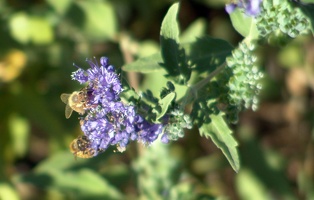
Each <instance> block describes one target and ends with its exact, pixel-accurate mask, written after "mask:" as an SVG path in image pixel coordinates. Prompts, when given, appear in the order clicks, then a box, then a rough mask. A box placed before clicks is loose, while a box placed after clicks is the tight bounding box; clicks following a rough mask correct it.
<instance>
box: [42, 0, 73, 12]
mask: <svg viewBox="0 0 314 200" xmlns="http://www.w3.org/2000/svg"><path fill="white" fill-rule="evenodd" d="M46 1H47V3H48V4H49V5H50V6H52V7H53V8H54V9H55V10H56V11H57V12H58V13H59V14H60V15H63V14H64V13H65V12H66V11H67V10H68V8H69V7H70V5H71V3H72V2H73V0H46Z"/></svg>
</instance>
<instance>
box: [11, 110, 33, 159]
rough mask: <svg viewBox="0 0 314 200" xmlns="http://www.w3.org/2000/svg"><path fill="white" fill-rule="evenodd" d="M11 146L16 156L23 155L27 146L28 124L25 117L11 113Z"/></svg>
mask: <svg viewBox="0 0 314 200" xmlns="http://www.w3.org/2000/svg"><path fill="white" fill-rule="evenodd" d="M9 129H10V133H11V138H12V147H13V150H14V152H15V154H16V155H17V156H23V155H25V153H26V151H27V147H28V136H29V124H28V121H27V119H25V118H22V117H21V116H18V115H12V116H11V117H10V119H9Z"/></svg>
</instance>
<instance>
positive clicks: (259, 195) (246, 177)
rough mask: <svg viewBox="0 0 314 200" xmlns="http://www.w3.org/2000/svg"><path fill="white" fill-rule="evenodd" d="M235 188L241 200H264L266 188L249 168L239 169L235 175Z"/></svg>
mask: <svg viewBox="0 0 314 200" xmlns="http://www.w3.org/2000/svg"><path fill="white" fill-rule="evenodd" d="M236 188H237V190H238V193H239V196H240V198H241V199H243V200H251V199H254V200H255V199H256V200H264V199H265V194H266V192H267V188H265V185H263V183H262V182H261V181H260V180H259V179H258V177H256V176H255V175H254V174H253V173H252V172H251V171H250V170H248V169H241V171H240V172H239V174H238V176H236Z"/></svg>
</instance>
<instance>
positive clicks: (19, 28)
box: [9, 12, 31, 44]
mask: <svg viewBox="0 0 314 200" xmlns="http://www.w3.org/2000/svg"><path fill="white" fill-rule="evenodd" d="M29 23H30V22H29V16H28V15H27V14H26V13H24V12H19V13H15V14H14V15H12V16H11V17H10V19H9V27H10V32H11V35H12V37H13V38H14V39H15V40H17V41H18V42H20V43H22V44H26V43H27V42H29V40H30V37H31V36H30V34H31V33H30V29H29V26H30V24H29Z"/></svg>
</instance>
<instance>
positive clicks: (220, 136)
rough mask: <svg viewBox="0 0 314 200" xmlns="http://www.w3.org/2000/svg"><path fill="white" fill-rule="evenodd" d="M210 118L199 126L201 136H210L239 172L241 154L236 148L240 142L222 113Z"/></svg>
mask: <svg viewBox="0 0 314 200" xmlns="http://www.w3.org/2000/svg"><path fill="white" fill-rule="evenodd" d="M209 118H210V119H211V122H210V123H204V124H202V126H201V127H200V128H199V130H200V134H201V136H205V137H206V138H208V137H210V138H211V139H212V141H213V142H214V143H215V145H216V146H217V147H218V148H220V149H221V151H222V152H223V154H224V155H225V156H226V158H227V160H228V161H229V163H230V165H231V166H232V168H233V170H234V171H236V172H238V171H239V169H240V161H239V155H238V152H237V148H236V146H237V145H238V144H237V141H236V140H235V139H234V138H233V137H232V135H231V133H232V131H231V130H230V129H229V127H228V125H227V124H226V122H225V120H224V118H223V115H222V114H218V115H214V114H212V115H210V116H209Z"/></svg>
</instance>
